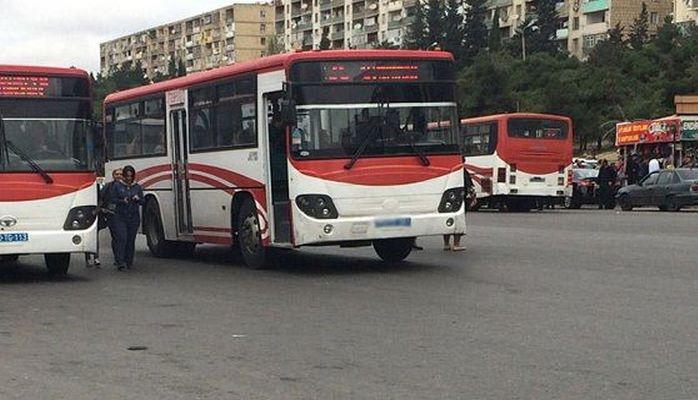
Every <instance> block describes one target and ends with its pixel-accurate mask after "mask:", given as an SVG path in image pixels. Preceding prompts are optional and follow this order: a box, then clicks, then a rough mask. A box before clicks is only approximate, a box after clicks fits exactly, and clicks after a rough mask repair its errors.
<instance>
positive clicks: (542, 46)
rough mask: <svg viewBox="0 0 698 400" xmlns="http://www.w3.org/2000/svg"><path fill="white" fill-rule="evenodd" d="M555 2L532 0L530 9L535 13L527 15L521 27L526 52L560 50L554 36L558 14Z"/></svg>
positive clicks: (553, 51) (550, 0) (554, 51)
mask: <svg viewBox="0 0 698 400" xmlns="http://www.w3.org/2000/svg"><path fill="white" fill-rule="evenodd" d="M555 3H556V2H555V1H552V0H533V2H532V10H533V11H534V13H535V14H534V15H529V16H527V18H526V21H524V27H523V29H524V30H525V32H524V33H525V35H526V51H527V52H528V53H530V54H532V53H537V52H545V53H550V54H554V53H557V52H559V51H560V46H559V44H558V42H557V38H556V35H557V21H558V14H557V10H556V9H555Z"/></svg>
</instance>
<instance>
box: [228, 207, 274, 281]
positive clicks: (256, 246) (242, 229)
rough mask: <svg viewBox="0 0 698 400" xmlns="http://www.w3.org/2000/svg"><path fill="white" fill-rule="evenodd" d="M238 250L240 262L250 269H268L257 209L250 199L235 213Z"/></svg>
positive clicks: (266, 253) (266, 252)
mask: <svg viewBox="0 0 698 400" xmlns="http://www.w3.org/2000/svg"><path fill="white" fill-rule="evenodd" d="M236 226H237V232H238V236H237V239H238V249H239V251H240V255H241V256H242V260H243V262H244V263H245V265H247V267H249V268H251V269H264V268H267V267H268V261H269V260H268V251H267V249H266V248H265V247H264V243H263V242H262V230H261V228H260V225H259V216H258V215H257V207H256V206H255V203H254V201H253V200H252V199H247V200H245V201H244V202H243V203H242V206H241V207H240V210H239V211H238V213H237V223H236Z"/></svg>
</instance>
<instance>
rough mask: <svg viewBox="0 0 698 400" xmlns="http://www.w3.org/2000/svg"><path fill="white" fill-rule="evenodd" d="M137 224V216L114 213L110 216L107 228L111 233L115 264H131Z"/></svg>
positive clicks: (138, 221)
mask: <svg viewBox="0 0 698 400" xmlns="http://www.w3.org/2000/svg"><path fill="white" fill-rule="evenodd" d="M139 226H140V218H138V217H126V216H122V215H115V216H114V217H113V218H112V220H111V224H110V227H109V229H110V230H111V233H112V251H113V252H114V262H115V263H116V265H118V266H124V265H127V266H131V265H133V255H134V253H135V247H136V235H138V227H139Z"/></svg>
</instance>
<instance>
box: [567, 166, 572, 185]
mask: <svg viewBox="0 0 698 400" xmlns="http://www.w3.org/2000/svg"><path fill="white" fill-rule="evenodd" d="M571 184H572V170H569V171H567V185H568V186H569V185H571Z"/></svg>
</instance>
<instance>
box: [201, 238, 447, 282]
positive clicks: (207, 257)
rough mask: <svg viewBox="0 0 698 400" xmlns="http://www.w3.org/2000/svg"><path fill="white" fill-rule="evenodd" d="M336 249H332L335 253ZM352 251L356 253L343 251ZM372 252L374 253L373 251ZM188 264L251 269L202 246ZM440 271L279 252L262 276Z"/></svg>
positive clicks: (357, 257)
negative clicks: (266, 273) (274, 274)
mask: <svg viewBox="0 0 698 400" xmlns="http://www.w3.org/2000/svg"><path fill="white" fill-rule="evenodd" d="M332 250H333V248H328V251H332ZM340 251H347V252H349V251H352V250H340ZM371 251H372V250H371ZM188 261H190V262H191V263H192V265H195V264H204V265H210V266H220V265H221V264H224V265H227V266H230V267H234V268H239V269H247V267H246V266H245V265H244V263H243V262H242V260H241V259H240V257H239V255H237V254H235V253H234V252H233V251H232V250H231V249H230V248H227V247H223V246H205V245H203V246H198V247H197V248H196V253H195V255H194V257H192V258H190V259H189V260H188ZM437 268H439V266H438V265H428V264H423V263H418V262H411V261H410V259H409V258H408V259H407V260H406V261H405V262H403V263H398V264H386V263H384V262H382V261H381V260H380V259H379V258H378V257H377V256H375V257H369V256H362V255H352V254H341V255H340V254H332V253H319V252H318V250H317V249H312V250H307V251H306V250H277V251H275V255H274V260H273V262H272V263H271V264H270V267H269V268H268V269H265V270H263V271H260V272H269V273H285V274H293V275H319V274H323V275H327V274H330V275H344V274H362V273H390V274H395V273H413V272H422V271H428V270H431V269H437Z"/></svg>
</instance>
